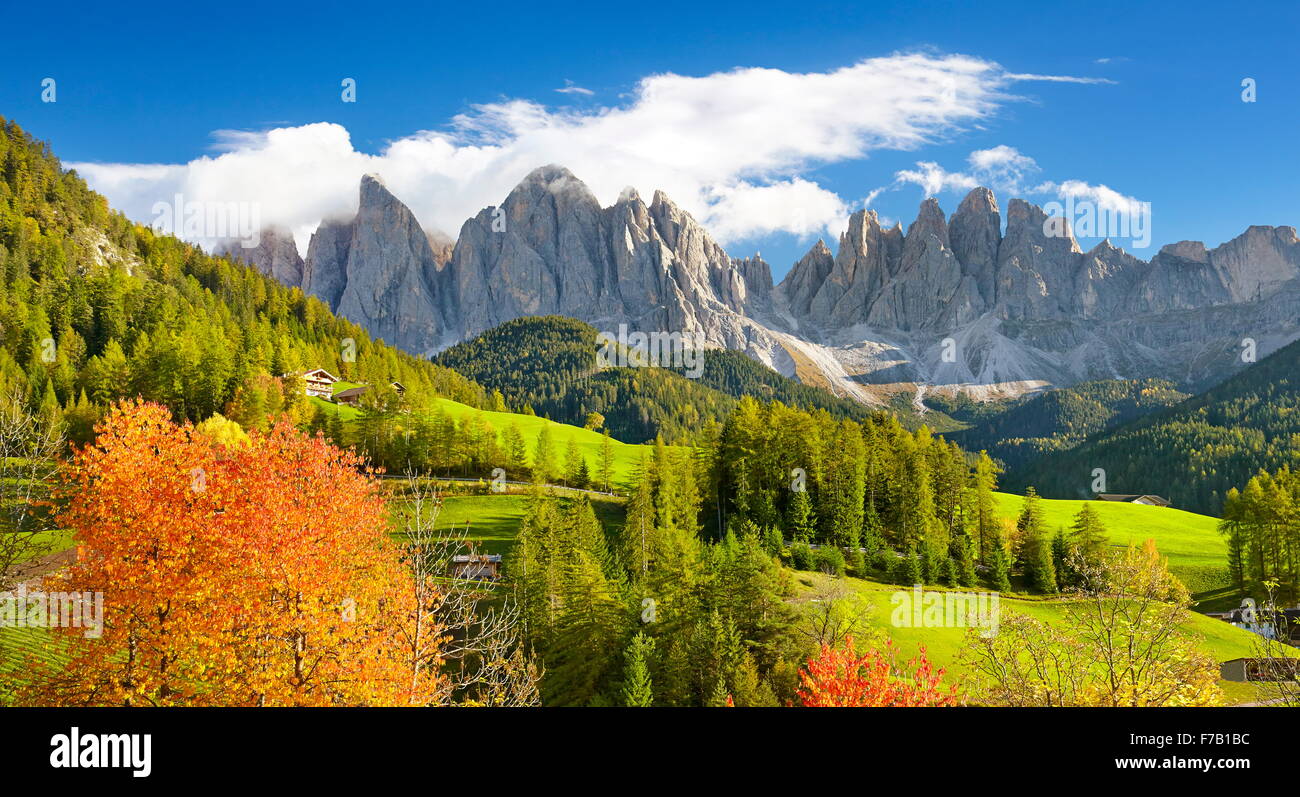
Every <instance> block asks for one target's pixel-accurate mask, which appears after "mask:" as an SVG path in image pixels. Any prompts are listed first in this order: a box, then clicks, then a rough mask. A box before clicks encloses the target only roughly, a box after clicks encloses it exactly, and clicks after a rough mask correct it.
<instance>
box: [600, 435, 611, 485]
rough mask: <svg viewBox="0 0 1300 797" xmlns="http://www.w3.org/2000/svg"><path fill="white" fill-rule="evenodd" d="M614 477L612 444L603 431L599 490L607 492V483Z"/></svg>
mask: <svg viewBox="0 0 1300 797" xmlns="http://www.w3.org/2000/svg"><path fill="white" fill-rule="evenodd" d="M613 475H614V443H613V441H612V440H611V439H610V437H609V429H605V431H604V434H602V435H601V438H600V485H601V487H600V489H602V490H604V491H605V492H609V482H610V479H611V478H612V477H613Z"/></svg>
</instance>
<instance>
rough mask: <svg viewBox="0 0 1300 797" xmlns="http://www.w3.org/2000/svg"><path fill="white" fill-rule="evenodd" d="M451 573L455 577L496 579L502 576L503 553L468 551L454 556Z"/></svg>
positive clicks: (477, 579) (480, 579)
mask: <svg viewBox="0 0 1300 797" xmlns="http://www.w3.org/2000/svg"><path fill="white" fill-rule="evenodd" d="M451 575H452V577H453V578H468V579H473V580H476V581H496V580H498V579H500V578H501V554H499V553H467V554H459V555H457V556H453V557H452V558H451Z"/></svg>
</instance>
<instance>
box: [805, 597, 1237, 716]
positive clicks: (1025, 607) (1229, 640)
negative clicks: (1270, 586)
mask: <svg viewBox="0 0 1300 797" xmlns="http://www.w3.org/2000/svg"><path fill="white" fill-rule="evenodd" d="M798 577H799V581H800V584H801V587H802V588H804V589H811V588H812V586H813V585H815V584H816V583H818V582H820V581H822V580H824V579H825V578H826V576H823V575H821V574H814V573H799V575H798ZM843 582H844V583H845V584H846V585H848V586H849V587H850V588H851V589H853V590H854V591H856V592H857V593H859V594H860V595H861V596H862V597H863V598H864V599H866V600H867V601H868V602H869V603H870V605H871V606H872V611H871V614H870V617H869V621H870V624H871V625H872V627H873V628H876V629H879V631H880V632H881V633H883V634H886V635H887V636H888V637H889V638H890V639H892V640H893V641H894V643H895V644H896V645H897V646H898V648H899V650H900V653H901V655H902V656H903V657H904V658H911V657H912V656H915V655H916V654H917V652H918V651H919V650H920V648H921V646H925V649H926V654H927V656H928V657H929V658H930V660H931V661H933V662H934V663H935V664H937V665H938V666H940V667H944V668H946V669H947V670H948V673H947V675H946V677H945V680H946V681H947V682H949V683H953V682H956V681H959V680H960V679H961V678H962V676H963V675H964V674H965V668H964V666H963V664H962V662H961V661H960V658H959V655H960V652H961V650H962V647H963V646H964V644H965V635H966V629H964V628H895V627H894V626H893V625H892V624H891V622H890V617H891V613H892V612H893V609H894V607H893V605H891V603H890V596H891V595H893V594H894V592H895V591H897V590H898V587H897V586H894V585H891V584H878V583H876V582H874V581H863V580H861V579H856V578H846V579H844V580H843ZM1000 611H1001V612H1002V614H1003V616H1005V615H1006V613H1008V612H1018V613H1021V614H1027V615H1030V616H1032V617H1034V618H1036V619H1038V620H1041V621H1043V622H1046V623H1063V622H1065V619H1066V617H1065V603H1064V602H1062V601H1045V600H1020V599H1015V598H1004V599H1002V600H1001V607H1000ZM1183 630H1184V631H1185V632H1186V633H1187V634H1190V635H1192V636H1193V637H1194V638H1196V639H1197V640H1198V646H1199V647H1200V648H1201V649H1202V650H1204V651H1205V652H1206V653H1208V654H1209V655H1210V656H1212V657H1213V658H1214V660H1215V661H1219V662H1222V661H1228V660H1229V659H1235V658H1240V657H1243V656H1250V655H1252V654H1253V651H1254V639H1255V637H1254V636H1253V635H1252V634H1250V633H1249V632H1247V631H1242V630H1241V629H1239V628H1235V627H1233V626H1231V625H1229V624H1228V623H1225V622H1223V621H1222V620H1216V619H1214V618H1212V617H1206V616H1204V615H1201V614H1196V613H1192V614H1191V615H1190V616H1189V617H1188V619H1187V622H1186V623H1185V624H1184V625H1183ZM1219 685H1220V686H1221V687H1223V689H1224V692H1225V693H1226V694H1227V696H1228V700H1229V702H1233V703H1242V702H1248V701H1250V700H1253V699H1255V698H1256V696H1257V694H1256V691H1255V689H1254V687H1252V686H1250V685H1248V684H1237V683H1230V682H1227V681H1221V682H1220V684H1219Z"/></svg>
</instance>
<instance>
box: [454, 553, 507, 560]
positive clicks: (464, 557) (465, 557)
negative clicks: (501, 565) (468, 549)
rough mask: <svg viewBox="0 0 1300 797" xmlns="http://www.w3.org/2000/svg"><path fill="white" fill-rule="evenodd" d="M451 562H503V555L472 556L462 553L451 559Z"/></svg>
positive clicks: (475, 554) (474, 554) (476, 554)
mask: <svg viewBox="0 0 1300 797" xmlns="http://www.w3.org/2000/svg"><path fill="white" fill-rule="evenodd" d="M451 561H453V562H500V561H501V554H499V553H486V554H478V553H471V554H463V553H462V554H457V555H455V556H453V557H451Z"/></svg>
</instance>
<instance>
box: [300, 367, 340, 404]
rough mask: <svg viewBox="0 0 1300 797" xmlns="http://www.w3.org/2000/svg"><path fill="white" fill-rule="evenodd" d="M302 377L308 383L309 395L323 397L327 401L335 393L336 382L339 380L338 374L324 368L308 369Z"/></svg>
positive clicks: (307, 391)
mask: <svg viewBox="0 0 1300 797" xmlns="http://www.w3.org/2000/svg"><path fill="white" fill-rule="evenodd" d="M302 378H303V381H305V382H306V383H307V390H306V393H307V395H309V396H316V397H317V398H323V399H325V400H326V401H328V400H329V399H330V397H331V396H333V395H334V383H335V382H337V381H339V378H338V377H337V376H335V375H334V374H331V373H330V372H329V371H326V370H325V369H324V368H316V369H314V370H311V371H308V372H307V373H305V374H303V375H302Z"/></svg>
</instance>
